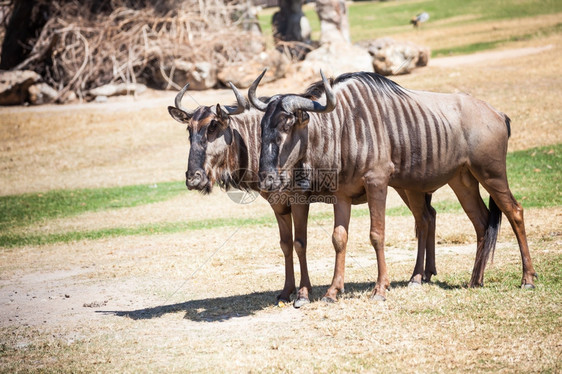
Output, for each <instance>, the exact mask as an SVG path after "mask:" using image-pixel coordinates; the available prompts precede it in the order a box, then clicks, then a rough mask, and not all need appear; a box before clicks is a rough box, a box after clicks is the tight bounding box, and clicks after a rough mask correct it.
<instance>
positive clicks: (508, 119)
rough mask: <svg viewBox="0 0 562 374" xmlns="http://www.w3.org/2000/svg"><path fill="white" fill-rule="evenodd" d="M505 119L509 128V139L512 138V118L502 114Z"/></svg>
mask: <svg viewBox="0 0 562 374" xmlns="http://www.w3.org/2000/svg"><path fill="white" fill-rule="evenodd" d="M502 114H503V116H504V118H505V125H506V126H507V137H508V138H509V137H510V136H511V118H509V117H508V116H507V114H505V113H502Z"/></svg>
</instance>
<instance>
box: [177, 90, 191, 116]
mask: <svg viewBox="0 0 562 374" xmlns="http://www.w3.org/2000/svg"><path fill="white" fill-rule="evenodd" d="M188 87H189V83H186V85H185V86H183V88H182V89H181V90H180V92H178V94H177V95H176V99H175V100H174V103H175V104H176V108H178V109H179V110H183V111H184V112H185V113H187V114H188V115H190V116H191V115H193V112H190V111H188V110H187V109H185V108H183V107H182V106H181V99H182V98H183V95H184V94H185V91H187V88H188Z"/></svg>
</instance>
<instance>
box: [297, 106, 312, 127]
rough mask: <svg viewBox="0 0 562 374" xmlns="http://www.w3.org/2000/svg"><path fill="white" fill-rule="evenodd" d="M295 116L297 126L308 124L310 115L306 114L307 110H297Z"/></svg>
mask: <svg viewBox="0 0 562 374" xmlns="http://www.w3.org/2000/svg"><path fill="white" fill-rule="evenodd" d="M295 114H296V116H297V124H296V125H297V126H299V127H304V126H306V125H308V121H309V120H310V116H309V115H308V113H307V112H305V111H304V110H300V109H299V110H297V112H296V113H295Z"/></svg>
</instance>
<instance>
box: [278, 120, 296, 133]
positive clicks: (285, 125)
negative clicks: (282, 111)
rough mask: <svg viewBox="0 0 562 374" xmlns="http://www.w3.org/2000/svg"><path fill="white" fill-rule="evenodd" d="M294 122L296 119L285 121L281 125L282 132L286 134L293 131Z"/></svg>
mask: <svg viewBox="0 0 562 374" xmlns="http://www.w3.org/2000/svg"><path fill="white" fill-rule="evenodd" d="M294 122H295V119H294V118H291V117H287V118H285V120H284V121H283V124H282V125H281V130H282V131H284V132H289V130H291V127H292V126H293V123H294Z"/></svg>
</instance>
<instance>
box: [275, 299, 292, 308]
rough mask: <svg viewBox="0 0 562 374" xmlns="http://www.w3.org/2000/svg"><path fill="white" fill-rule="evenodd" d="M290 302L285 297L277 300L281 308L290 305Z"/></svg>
mask: <svg viewBox="0 0 562 374" xmlns="http://www.w3.org/2000/svg"><path fill="white" fill-rule="evenodd" d="M290 303H291V302H290V301H288V300H283V299H278V300H277V306H278V307H279V308H284V307H286V306H287V305H289V304H290Z"/></svg>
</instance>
